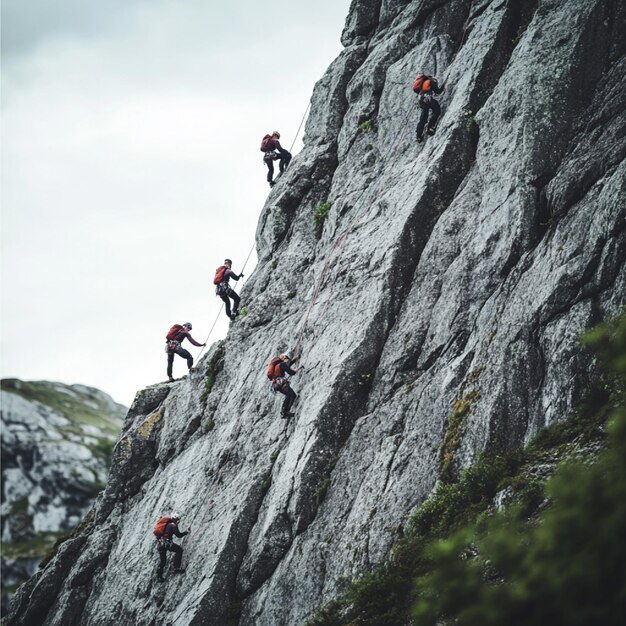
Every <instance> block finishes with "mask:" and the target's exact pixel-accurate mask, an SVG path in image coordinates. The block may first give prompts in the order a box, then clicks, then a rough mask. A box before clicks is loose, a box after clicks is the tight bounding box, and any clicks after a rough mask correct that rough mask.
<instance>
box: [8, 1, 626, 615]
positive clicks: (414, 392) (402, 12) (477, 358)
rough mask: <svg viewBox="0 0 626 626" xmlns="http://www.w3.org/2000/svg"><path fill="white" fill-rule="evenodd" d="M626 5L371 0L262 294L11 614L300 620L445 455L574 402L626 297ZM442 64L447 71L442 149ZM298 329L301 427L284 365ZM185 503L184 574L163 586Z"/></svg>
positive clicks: (326, 108)
mask: <svg viewBox="0 0 626 626" xmlns="http://www.w3.org/2000/svg"><path fill="white" fill-rule="evenodd" d="M624 20H625V12H624V7H623V3H620V2H618V1H617V0H570V1H565V0H560V1H557V0H551V1H550V0H541V1H539V0H527V1H519V0H491V1H490V0H484V1H480V0H475V1H473V2H470V1H469V0H449V1H445V0H441V1H436V0H414V1H404V2H389V1H388V0H355V1H354V2H353V4H352V7H351V10H350V14H349V16H348V18H347V21H346V27H345V30H344V33H343V37H342V42H343V44H344V46H345V50H344V51H343V52H342V53H341V54H340V56H339V57H338V58H337V59H336V60H335V61H334V62H333V63H332V65H331V66H330V67H329V69H328V71H327V72H326V74H325V76H324V77H323V78H322V79H321V80H320V81H319V83H318V84H317V85H316V86H315V89H314V92H313V96H312V106H311V113H310V116H309V119H308V122H307V126H306V137H305V147H304V149H303V150H302V152H301V153H300V154H299V155H297V157H296V158H295V159H294V160H293V161H292V164H291V166H290V168H289V169H288V170H287V172H286V173H285V174H284V175H283V176H282V177H281V178H280V179H279V182H278V184H277V185H276V187H274V189H273V190H272V192H271V194H270V196H269V198H268V200H267V202H266V204H265V207H264V208H263V211H262V213H261V216H260V220H259V226H258V231H257V248H258V255H259V264H258V267H257V269H256V270H255V272H254V274H253V275H252V277H251V278H250V280H249V282H248V283H247V285H246V287H245V289H244V290H243V293H242V296H243V302H244V304H245V306H246V309H247V314H246V315H245V316H244V317H241V318H240V319H239V320H238V321H237V322H236V323H235V324H234V326H233V327H232V329H231V331H230V333H229V335H228V337H227V338H226V340H225V341H223V342H220V344H219V345H216V346H213V348H212V350H211V351H210V353H209V354H208V355H207V356H206V357H205V358H204V359H203V360H202V361H201V363H200V364H199V367H198V371H197V372H196V373H194V374H192V376H191V378H189V379H185V380H182V381H180V382H177V383H175V384H174V385H171V386H167V385H156V386H153V387H150V388H148V389H146V390H144V391H142V392H139V393H138V395H137V397H136V399H135V402H134V404H133V406H132V407H131V410H130V411H129V413H128V415H127V417H126V420H125V422H124V426H123V430H122V434H121V437H120V439H119V441H118V443H117V445H116V448H115V452H114V456H113V463H112V467H111V474H110V477H109V481H108V484H107V487H106V490H105V492H104V493H103V495H102V496H101V497H100V498H99V499H98V502H97V503H96V506H95V507H94V510H93V511H92V514H91V515H90V516H89V517H88V518H87V521H86V523H85V525H84V528H83V530H82V532H81V533H80V534H77V535H76V536H75V537H74V538H72V539H70V540H68V541H66V542H65V543H63V544H62V545H61V546H60V548H59V550H58V552H57V554H56V555H55V557H54V558H53V559H52V560H51V561H50V563H49V564H48V565H47V567H46V568H45V569H44V570H43V571H40V572H38V573H37V574H36V576H35V577H33V578H32V579H31V580H30V581H29V582H28V583H27V584H26V585H25V586H24V587H23V588H22V589H21V591H20V592H19V594H18V597H17V598H16V601H15V602H14V605H13V612H12V615H11V618H10V621H9V623H11V624H34V623H45V624H108V623H117V624H224V623H227V622H228V621H229V620H230V621H233V622H237V621H239V623H241V624H259V625H268V626H269V625H276V624H297V623H300V622H302V621H303V619H304V618H305V617H306V616H307V615H308V614H310V612H311V611H312V610H313V609H314V608H315V607H316V606H318V605H319V604H320V603H322V602H324V601H327V600H329V599H332V598H333V597H334V596H335V595H337V593H338V590H339V586H340V580H341V579H342V578H343V577H350V576H352V575H353V574H355V573H356V572H358V571H361V570H363V569H367V568H369V567H371V566H372V565H374V564H376V563H378V562H381V561H384V560H385V559H386V558H387V556H388V553H389V548H390V546H391V544H392V543H393V542H394V540H395V539H396V538H397V536H398V533H399V532H400V531H401V528H402V525H403V524H404V522H405V520H406V515H407V513H408V512H410V511H411V510H412V509H413V508H414V507H415V506H416V505H418V504H419V503H420V502H422V501H423V500H424V498H425V497H426V496H427V495H428V494H429V493H430V492H431V491H432V490H433V488H434V486H435V485H436V484H437V481H438V480H439V479H440V477H441V476H446V477H448V478H449V477H450V476H454V475H455V474H456V473H457V472H458V470H459V468H462V467H467V466H468V465H471V464H472V462H473V460H474V459H475V458H476V457H477V455H478V454H479V453H480V452H481V451H482V450H484V449H485V448H486V447H487V446H488V445H489V444H490V443H494V442H498V443H499V444H501V445H504V446H506V447H515V446H519V445H521V444H522V443H524V442H525V441H528V439H529V438H530V437H532V436H533V435H534V434H535V433H536V432H537V431H538V430H539V429H540V428H541V427H543V426H544V425H547V424H551V423H553V422H555V421H558V420H560V419H563V418H564V417H565V416H566V415H567V414H568V412H569V411H570V410H571V409H572V407H573V406H574V404H575V403H576V401H577V400H578V397H579V395H580V391H581V389H582V387H583V385H584V384H585V380H586V373H587V371H588V369H589V366H590V363H589V356H587V355H585V353H584V352H582V351H581V350H580V349H579V344H578V336H579V334H580V332H581V331H582V330H584V329H585V328H587V327H589V326H590V325H591V324H593V323H594V322H596V321H599V320H600V319H602V318H604V317H606V316H608V315H612V314H614V313H616V312H617V311H618V310H619V308H620V306H621V305H622V304H623V302H624V296H625V294H626V272H625V271H624V264H625V259H626V222H625V217H626V215H625V206H626V194H625V185H624V181H625V178H626V176H625V170H626V166H625V164H624V156H625V154H626V137H625V135H626V133H625V131H626V114H625V110H626V107H625V104H626V58H625V56H624V53H625V41H626V38H625V37H624ZM418 71H425V72H427V73H429V74H435V75H437V76H438V77H439V78H440V79H445V81H446V91H445V93H444V94H443V95H442V96H441V97H440V102H441V104H442V110H443V114H442V117H441V120H440V123H439V125H438V128H437V132H436V134H435V135H434V136H433V137H429V138H428V139H427V140H426V142H425V143H424V144H422V145H418V144H417V143H416V141H415V134H414V130H413V129H414V127H415V124H416V121H417V115H418V112H417V109H416V99H415V96H414V94H413V93H412V91H411V84H412V80H413V78H414V76H415V74H416V73H417V72H418ZM314 214H316V215H317V216H318V217H317V220H316V222H317V224H316V225H314V223H313V216H314ZM325 215H326V216H325ZM324 216H325V217H324ZM317 235H319V238H318V236H317ZM294 349H295V350H297V351H298V352H299V353H301V363H302V364H303V365H304V366H305V370H304V371H303V372H302V373H301V374H300V375H298V376H297V377H296V378H295V379H294V381H293V383H294V384H293V386H294V388H295V389H296V391H297V392H298V394H299V397H298V401H297V404H296V407H295V411H296V416H295V417H294V418H293V419H291V420H290V421H289V422H285V421H283V420H280V419H279V417H278V416H279V400H278V399H277V398H275V397H273V396H272V395H271V393H269V390H268V384H267V380H266V378H265V366H266V364H267V362H268V360H269V358H270V357H271V356H273V355H275V354H277V353H278V352H280V351H285V350H294ZM459 403H460V405H461V406H463V411H462V412H461V414H460V415H459V414H458V412H455V410H454V407H455V405H456V406H457V407H458V406H459ZM172 508H176V509H177V510H179V511H181V512H183V515H184V517H183V520H182V526H183V527H186V526H187V525H191V529H192V533H191V535H190V536H189V537H188V538H186V540H185V541H184V544H183V545H184V550H185V557H184V561H185V564H186V573H185V574H184V576H182V577H174V576H170V577H168V579H167V581H166V583H164V584H161V585H159V584H158V583H156V582H155V577H154V568H155V566H156V562H155V553H154V552H153V545H152V537H151V527H152V525H153V524H154V521H155V520H156V518H157V517H158V516H159V515H161V514H162V513H164V512H167V511H168V510H170V509H172Z"/></svg>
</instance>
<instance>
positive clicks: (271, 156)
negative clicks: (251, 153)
mask: <svg viewBox="0 0 626 626" xmlns="http://www.w3.org/2000/svg"><path fill="white" fill-rule="evenodd" d="M279 139H280V133H279V132H278V131H277V130H275V131H274V132H273V133H272V134H271V135H265V137H263V140H262V141H261V152H264V153H265V154H264V155H263V163H265V165H267V169H268V172H267V182H268V183H269V184H270V187H273V186H274V185H275V184H276V182H275V181H274V161H276V160H277V159H280V160H279V163H278V169H279V170H280V173H281V174H282V173H283V172H284V171H285V170H286V169H287V166H288V165H289V161H291V152H288V151H287V150H285V149H284V148H283V147H282V146H281V145H280V141H278V140H279Z"/></svg>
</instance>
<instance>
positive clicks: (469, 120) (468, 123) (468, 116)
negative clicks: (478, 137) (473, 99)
mask: <svg viewBox="0 0 626 626" xmlns="http://www.w3.org/2000/svg"><path fill="white" fill-rule="evenodd" d="M464 113H465V130H466V131H467V132H468V133H469V134H470V135H473V134H474V133H475V132H476V131H477V130H478V124H477V123H476V118H475V117H474V114H473V113H472V112H471V111H470V110H469V109H467V110H466V111H465V112H464Z"/></svg>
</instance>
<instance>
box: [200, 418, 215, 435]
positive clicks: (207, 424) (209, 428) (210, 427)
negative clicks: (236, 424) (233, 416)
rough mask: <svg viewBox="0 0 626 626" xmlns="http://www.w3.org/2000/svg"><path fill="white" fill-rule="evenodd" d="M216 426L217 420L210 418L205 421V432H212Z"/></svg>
mask: <svg viewBox="0 0 626 626" xmlns="http://www.w3.org/2000/svg"><path fill="white" fill-rule="evenodd" d="M214 428H215V420H213V419H212V418H209V419H208V420H207V421H206V422H204V426H203V430H204V432H205V433H210V432H211V431H212V430H213V429H214Z"/></svg>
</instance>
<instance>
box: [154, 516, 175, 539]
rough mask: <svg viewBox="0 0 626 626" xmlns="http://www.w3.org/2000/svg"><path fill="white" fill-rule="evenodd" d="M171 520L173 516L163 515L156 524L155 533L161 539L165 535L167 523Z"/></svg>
mask: <svg viewBox="0 0 626 626" xmlns="http://www.w3.org/2000/svg"><path fill="white" fill-rule="evenodd" d="M171 521H172V518H171V517H162V518H161V519H159V521H158V522H157V523H156V524H155V526H154V535H155V536H156V537H158V538H159V539H160V538H161V537H162V536H163V533H165V529H166V527H167V525H168V524H169V523H170V522H171Z"/></svg>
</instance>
